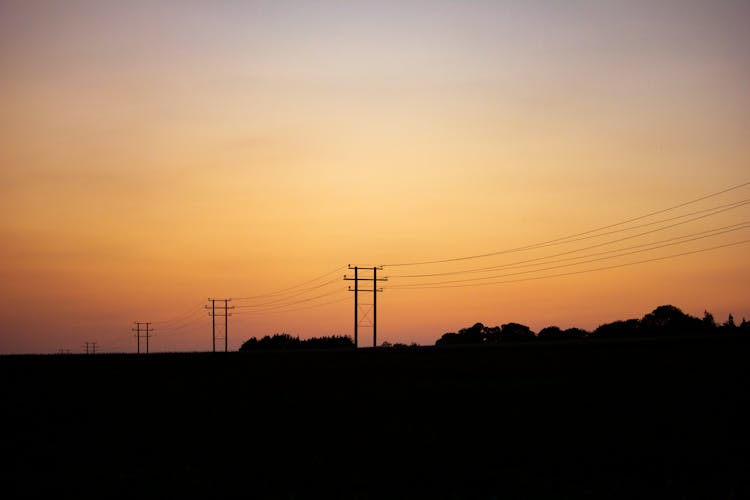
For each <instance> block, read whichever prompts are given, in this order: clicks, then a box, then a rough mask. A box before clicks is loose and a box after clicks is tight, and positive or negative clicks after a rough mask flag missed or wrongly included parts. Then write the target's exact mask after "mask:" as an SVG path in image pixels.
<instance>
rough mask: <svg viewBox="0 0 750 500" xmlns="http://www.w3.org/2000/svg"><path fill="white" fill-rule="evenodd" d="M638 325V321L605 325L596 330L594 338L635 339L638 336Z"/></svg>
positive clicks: (628, 320) (614, 322) (593, 334)
mask: <svg viewBox="0 0 750 500" xmlns="http://www.w3.org/2000/svg"><path fill="white" fill-rule="evenodd" d="M638 324H639V321H638V320H637V319H627V320H624V321H623V320H617V321H613V322H612V323H604V324H603V325H599V326H598V327H597V328H596V330H594V332H593V333H592V337H595V338H603V339H610V338H628V337H635V336H637V335H638Z"/></svg>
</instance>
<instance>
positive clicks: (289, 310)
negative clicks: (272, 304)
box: [235, 297, 349, 314]
mask: <svg viewBox="0 0 750 500" xmlns="http://www.w3.org/2000/svg"><path fill="white" fill-rule="evenodd" d="M346 300H349V297H344V298H341V299H336V300H331V301H327V302H321V303H320V304H314V305H311V306H306V307H297V308H294V309H273V310H265V311H249V312H241V313H235V314H267V313H290V312H297V311H306V310H309V309H316V308H318V307H324V306H327V305H331V304H339V303H341V302H344V301H346ZM236 307H239V306H236Z"/></svg>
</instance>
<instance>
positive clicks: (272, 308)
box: [235, 279, 341, 313]
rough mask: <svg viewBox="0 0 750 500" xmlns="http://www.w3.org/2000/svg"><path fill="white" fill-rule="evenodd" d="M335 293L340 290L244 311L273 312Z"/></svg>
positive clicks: (244, 306) (249, 306)
mask: <svg viewBox="0 0 750 500" xmlns="http://www.w3.org/2000/svg"><path fill="white" fill-rule="evenodd" d="M337 281H339V280H338V279H337ZM336 293H341V290H340V289H339V290H334V291H332V292H328V293H324V294H321V295H316V296H315V297H309V298H307V299H301V300H295V301H293V302H287V303H283V304H276V305H274V306H271V307H268V308H266V309H261V310H254V311H246V312H248V313H262V312H268V311H273V310H274V309H280V308H284V307H288V306H292V305H296V304H303V303H305V302H310V301H313V300H316V299H320V298H323V297H329V296H331V295H334V294H336ZM251 307H254V306H251V305H242V306H235V308H237V309H244V308H251Z"/></svg>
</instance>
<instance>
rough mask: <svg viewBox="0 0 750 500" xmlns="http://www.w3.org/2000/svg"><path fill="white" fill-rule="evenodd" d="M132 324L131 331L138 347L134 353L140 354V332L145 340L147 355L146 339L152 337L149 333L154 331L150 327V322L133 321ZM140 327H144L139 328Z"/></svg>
mask: <svg viewBox="0 0 750 500" xmlns="http://www.w3.org/2000/svg"><path fill="white" fill-rule="evenodd" d="M133 324H134V325H135V328H132V330H133V331H134V332H136V334H135V337H136V338H137V339H138V347H137V350H136V353H138V354H140V353H141V332H143V333H144V335H143V336H144V337H145V338H146V354H148V339H149V338H151V337H152V335H151V332H153V331H154V329H153V328H152V327H151V322H150V321H146V322H141V321H133ZM141 325H145V326H144V327H143V328H141Z"/></svg>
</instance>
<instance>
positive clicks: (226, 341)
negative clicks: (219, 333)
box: [206, 297, 234, 352]
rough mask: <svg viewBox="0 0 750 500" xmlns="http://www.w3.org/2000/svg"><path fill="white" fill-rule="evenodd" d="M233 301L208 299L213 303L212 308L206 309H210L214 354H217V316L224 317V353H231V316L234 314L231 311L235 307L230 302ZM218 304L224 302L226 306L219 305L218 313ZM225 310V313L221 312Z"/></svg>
mask: <svg viewBox="0 0 750 500" xmlns="http://www.w3.org/2000/svg"><path fill="white" fill-rule="evenodd" d="M231 300H232V299H212V298H210V297H209V298H208V301H209V302H210V303H211V305H210V306H206V309H210V310H211V312H210V313H208V315H209V316H211V341H212V349H213V352H216V316H224V352H227V351H229V316H231V315H232V314H231V313H230V312H229V310H230V309H234V306H230V305H229V302H230V301H231ZM217 302H223V303H224V305H219V307H218V309H219V312H217V306H216V303H217ZM222 310H223V312H221V311H222Z"/></svg>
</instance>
